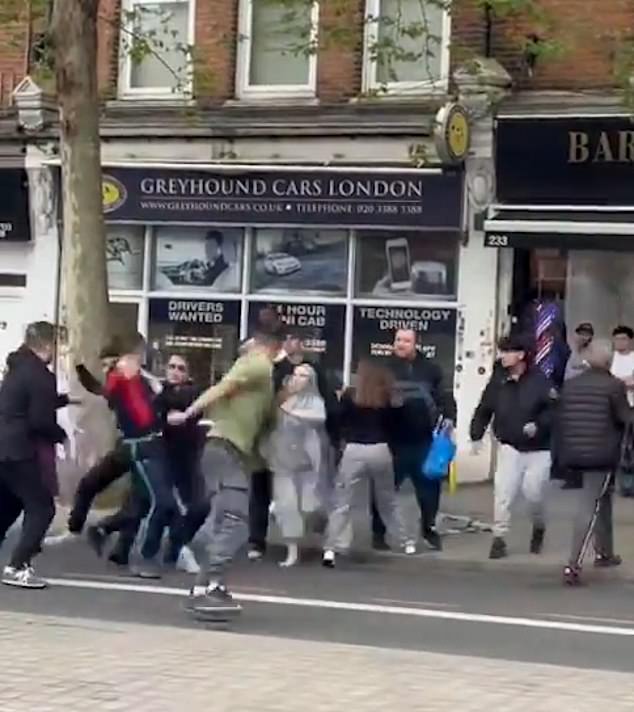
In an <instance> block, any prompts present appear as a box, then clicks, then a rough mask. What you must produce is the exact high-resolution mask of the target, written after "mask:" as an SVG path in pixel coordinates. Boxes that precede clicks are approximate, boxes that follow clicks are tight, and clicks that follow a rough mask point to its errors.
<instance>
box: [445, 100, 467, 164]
mask: <svg viewBox="0 0 634 712" xmlns="http://www.w3.org/2000/svg"><path fill="white" fill-rule="evenodd" d="M447 143H448V145H449V149H450V150H451V152H452V153H453V154H454V156H456V158H464V157H465V156H466V155H467V151H468V150H469V122H468V121H467V117H466V116H465V114H464V113H463V112H462V111H454V112H452V114H451V117H450V118H449V122H448V124H447Z"/></svg>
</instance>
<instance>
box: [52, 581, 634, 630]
mask: <svg viewBox="0 0 634 712" xmlns="http://www.w3.org/2000/svg"><path fill="white" fill-rule="evenodd" d="M48 581H49V583H50V584H51V585H52V586H60V587H66V588H83V589H90V590H96V591H120V592H127V593H145V594H148V593H149V594H158V595H163V596H186V595H187V593H188V592H187V590H186V589H182V588H171V587H168V586H147V585H142V584H128V583H110V582H107V581H86V580H83V581H82V580H77V579H58V578H51V579H48ZM234 597H235V599H236V600H237V601H245V602H247V603H266V604H272V605H280V606H302V607H306V608H325V609H329V610H336V611H351V612H354V613H379V614H384V615H396V616H411V617H413V618H432V619H438V620H447V621H459V622H463V623H489V624H494V625H507V626H516V627H521V628H542V629H549V630H559V631H567V632H571V633H592V634H596V635H614V636H622V637H623V636H625V637H634V626H633V627H619V626H608V625H593V624H586V623H566V622H564V621H552V620H543V619H540V618H520V617H515V616H494V615H490V614H484V613H464V612H462V611H439V610H434V609H426V608H411V607H407V606H383V605H378V604H374V603H360V602H350V601H329V600H325V599H318V598H293V597H291V596H263V595H259V594H249V593H238V592H235V593H234Z"/></svg>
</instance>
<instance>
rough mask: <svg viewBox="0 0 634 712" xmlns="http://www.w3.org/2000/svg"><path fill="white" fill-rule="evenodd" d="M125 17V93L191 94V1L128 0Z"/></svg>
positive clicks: (122, 55) (158, 95) (139, 94)
mask: <svg viewBox="0 0 634 712" xmlns="http://www.w3.org/2000/svg"><path fill="white" fill-rule="evenodd" d="M122 17H123V24H122V28H121V35H120V46H121V60H122V61H121V65H122V81H121V87H122V93H123V95H124V96H126V97H148V96H149V97H161V96H166V97H173V96H174V95H182V94H185V93H189V92H190V91H191V77H190V74H191V71H190V66H189V65H190V49H189V48H190V46H191V45H192V44H193V23H192V19H193V18H192V8H191V7H190V0H152V2H144V1H143V0H124V4H123V12H122Z"/></svg>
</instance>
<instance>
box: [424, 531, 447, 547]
mask: <svg viewBox="0 0 634 712" xmlns="http://www.w3.org/2000/svg"><path fill="white" fill-rule="evenodd" d="M423 539H424V541H425V542H426V543H427V546H429V548H430V549H433V550H434V551H442V539H441V538H440V534H439V533H438V532H437V531H436V530H435V529H427V530H426V531H424V532H423Z"/></svg>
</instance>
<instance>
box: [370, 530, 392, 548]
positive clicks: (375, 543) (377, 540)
mask: <svg viewBox="0 0 634 712" xmlns="http://www.w3.org/2000/svg"><path fill="white" fill-rule="evenodd" d="M372 548H373V549H374V550H375V551H391V549H390V547H389V546H388V545H387V542H386V541H385V537H384V536H378V535H376V534H375V535H374V536H373V537H372Z"/></svg>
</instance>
